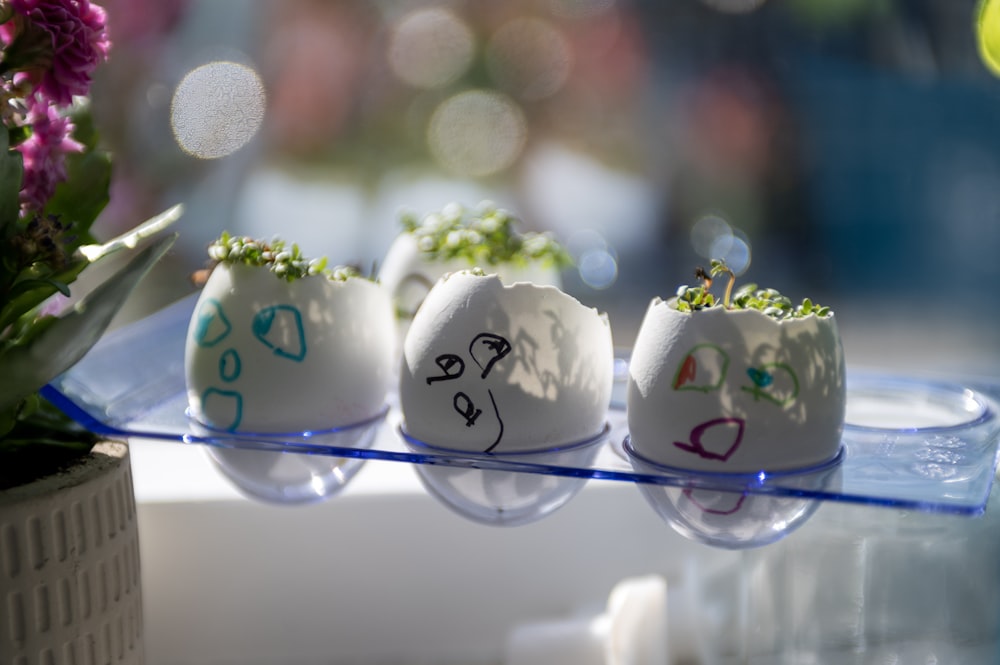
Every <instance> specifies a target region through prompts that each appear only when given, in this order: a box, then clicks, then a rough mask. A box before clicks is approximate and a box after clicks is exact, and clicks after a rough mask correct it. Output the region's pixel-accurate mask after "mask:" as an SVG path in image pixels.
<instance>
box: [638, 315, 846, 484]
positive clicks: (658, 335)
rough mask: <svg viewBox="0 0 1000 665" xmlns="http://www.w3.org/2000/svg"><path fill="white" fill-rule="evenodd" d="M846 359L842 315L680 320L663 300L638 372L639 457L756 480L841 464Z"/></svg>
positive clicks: (645, 338) (648, 324)
mask: <svg viewBox="0 0 1000 665" xmlns="http://www.w3.org/2000/svg"><path fill="white" fill-rule="evenodd" d="M845 403H846V385H845V381H844V353H843V349H842V347H841V343H840V335H839V333H838V331H837V322H836V320H835V318H834V316H833V315H832V314H830V315H828V316H825V317H817V316H815V315H809V316H806V317H803V318H798V319H785V320H780V321H779V320H775V319H773V318H771V317H769V316H767V315H765V314H763V313H762V312H759V311H757V310H726V309H724V308H722V307H714V308H711V309H707V310H701V311H697V312H691V313H689V312H680V311H678V310H676V309H674V307H673V306H671V304H670V303H669V302H667V301H663V300H660V299H659V298H657V299H654V300H653V302H652V303H651V304H650V306H649V308H648V310H647V311H646V315H645V318H644V319H643V322H642V325H641V327H640V329H639V334H638V336H637V338H636V342H635V347H634V348H633V350H632V357H631V361H630V365H629V377H628V394H627V408H628V425H629V436H630V441H631V447H632V449H633V450H634V451H635V452H636V453H638V454H639V455H641V456H642V457H644V458H646V459H648V460H650V461H653V462H655V463H658V464H665V465H668V466H672V467H679V468H684V469H691V470H698V471H715V472H732V473H753V472H757V471H761V470H766V471H779V470H791V469H797V468H805V467H809V466H814V465H817V464H822V463H824V462H827V461H830V460H832V459H833V458H835V457H836V456H837V454H838V452H839V449H840V439H841V434H842V432H843V425H844V408H845Z"/></svg>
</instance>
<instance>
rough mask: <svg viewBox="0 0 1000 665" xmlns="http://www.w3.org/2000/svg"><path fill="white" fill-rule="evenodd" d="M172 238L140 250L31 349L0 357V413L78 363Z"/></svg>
mask: <svg viewBox="0 0 1000 665" xmlns="http://www.w3.org/2000/svg"><path fill="white" fill-rule="evenodd" d="M176 238H177V236H176V234H175V235H172V236H168V237H166V238H161V239H160V240H158V241H156V242H154V243H153V244H152V245H150V246H149V247H147V248H146V249H144V250H143V251H141V252H140V253H139V254H137V255H136V256H135V257H134V258H133V259H132V260H131V261H129V262H128V263H127V264H126V265H125V266H124V267H123V268H121V269H120V270H119V271H118V272H116V273H115V274H113V275H111V276H110V277H109V278H108V279H107V280H106V281H105V282H103V283H102V284H100V285H99V286H98V287H97V288H95V289H94V290H93V291H91V292H90V293H89V294H87V295H86V296H84V298H83V299H81V300H80V302H78V303H77V304H76V306H74V307H73V309H72V310H70V311H69V312H68V313H67V314H65V315H64V316H62V317H60V318H58V319H55V320H54V322H52V323H51V324H50V325H49V326H48V327H47V328H46V329H45V330H44V331H43V332H42V333H40V334H38V335H35V336H34V339H33V340H32V342H33V343H32V344H30V345H19V346H14V347H10V348H8V349H6V350H5V351H4V352H3V353H2V354H0V367H2V368H3V374H4V381H3V382H2V383H0V410H4V409H7V408H8V407H9V406H10V405H11V404H17V403H18V402H20V401H21V400H22V399H24V398H25V397H26V396H27V395H31V394H32V393H34V392H36V391H37V390H38V389H39V388H41V387H42V386H44V385H45V384H46V383H48V382H49V381H51V380H52V379H54V378H55V377H56V376H58V375H60V374H62V373H63V372H65V371H66V370H68V369H69V368H70V367H72V366H73V365H74V364H76V362H77V361H78V360H80V358H82V357H83V356H84V355H85V354H86V353H87V351H89V350H90V347H92V346H93V345H94V344H95V343H96V342H97V340H98V339H100V337H101V335H103V334H104V331H105V330H106V329H107V327H108V325H109V324H110V323H111V320H112V318H114V316H115V314H117V313H118V310H119V309H120V308H121V306H122V304H123V303H124V302H125V299H126V298H128V296H129V295H130V294H131V293H132V290H133V289H134V288H135V286H136V284H138V283H139V281H140V280H141V279H142V278H143V277H144V276H145V275H146V273H148V272H149V270H150V269H151V268H152V267H153V265H154V264H155V263H156V262H157V261H158V260H159V259H160V258H161V257H162V256H163V255H164V254H165V253H166V252H167V250H168V249H169V248H170V246H171V245H173V243H174V241H175V240H176Z"/></svg>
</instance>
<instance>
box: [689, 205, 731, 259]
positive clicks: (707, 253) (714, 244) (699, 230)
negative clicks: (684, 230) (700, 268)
mask: <svg viewBox="0 0 1000 665" xmlns="http://www.w3.org/2000/svg"><path fill="white" fill-rule="evenodd" d="M732 237H733V228H732V227H731V226H730V225H729V222H727V221H726V220H725V219H723V218H722V217H720V216H719V215H705V216H703V217H701V218H699V219H698V221H696V222H695V223H694V225H693V226H692V227H691V247H692V248H693V249H694V251H695V252H696V253H697V254H698V256H700V257H702V258H706V259H713V258H719V257H718V255H716V254H713V252H717V251H719V250H720V249H722V250H723V251H724V252H725V251H728V247H726V246H725V243H726V242H727V241H729V242H731V241H732Z"/></svg>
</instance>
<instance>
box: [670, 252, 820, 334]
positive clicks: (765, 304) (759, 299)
mask: <svg viewBox="0 0 1000 665" xmlns="http://www.w3.org/2000/svg"><path fill="white" fill-rule="evenodd" d="M694 274H695V277H697V278H698V279H700V280H701V282H702V283H701V284H700V285H699V286H681V287H680V288H679V289H677V295H676V297H675V298H674V299H673V300H672V301H671V302H672V303H673V306H674V307H675V308H676V309H677V310H678V311H680V312H695V311H698V310H702V309H708V308H710V307H716V306H722V307H724V308H725V309H756V310H758V311H760V312H763V313H764V314H766V315H768V316H770V317H772V318H775V319H800V318H803V317H806V316H809V315H810V314H812V315H815V316H818V317H825V316H829V315H830V313H831V310H830V308H829V307H826V306H823V305H819V304H816V303H814V302H813V301H812V300H810V299H809V298H805V299H803V300H802V303H801V304H799V305H794V304H793V303H792V301H791V300H790V299H789V298H787V297H786V296H783V295H782V294H781V293H780V292H778V291H777V290H775V289H761V288H759V287H758V286H757V285H756V284H744V285H743V286H741V287H740V288H739V289H738V290H737V291H736V292H735V293H733V288H734V286H735V284H736V274H735V273H734V272H733V271H732V269H730V268H729V266H728V265H726V262H725V261H723V260H721V259H712V262H711V264H710V268H709V271H708V272H706V271H705V269H704V268H700V267H699V268H697V269H695V273H694ZM721 275H725V276H726V277H727V278H728V279H727V281H726V288H725V292H724V294H723V297H722V302H721V303H720V302H718V301H717V300H716V298H715V296H714V295H712V293H711V292H710V291H709V289H711V288H712V283H713V281H714V280H715V279H716V278H718V277H719V276H721Z"/></svg>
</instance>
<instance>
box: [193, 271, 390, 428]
mask: <svg viewBox="0 0 1000 665" xmlns="http://www.w3.org/2000/svg"><path fill="white" fill-rule="evenodd" d="M394 346H395V337H394V320H393V311H392V303H391V300H390V299H389V296H388V294H387V293H386V292H385V290H384V289H382V288H381V287H380V286H379V285H378V284H376V283H374V282H372V281H370V280H367V279H364V278H360V277H358V278H348V279H347V280H344V281H336V280H330V279H327V278H326V277H325V276H322V275H316V276H311V277H304V278H300V279H296V280H294V281H292V282H288V281H285V280H284V279H281V278H279V277H277V276H275V275H274V274H273V273H271V272H270V271H269V270H267V269H266V268H261V267H251V266H246V265H242V264H235V265H231V264H226V263H223V264H219V265H218V266H216V268H215V269H214V270H213V272H212V274H211V276H210V277H209V279H208V282H207V283H206V284H205V286H204V288H203V290H202V292H201V295H200V297H199V298H198V302H197V304H196V305H195V310H194V314H193V316H192V318H191V322H190V325H189V328H188V334H187V338H186V344H185V359H184V364H185V376H186V382H187V394H188V404H189V410H190V413H191V415H192V417H193V418H195V419H196V420H197V421H199V422H200V423H202V424H205V425H209V426H211V427H214V428H217V429H223V430H230V431H243V432H257V433H266V432H300V431H306V430H310V431H311V430H325V429H331V428H335V427H343V426H347V425H353V424H356V423H359V422H362V421H365V420H367V419H370V418H372V417H374V416H376V415H377V414H378V413H379V412H380V411H381V410H382V409H383V408H384V407H383V405H384V404H385V402H386V394H387V392H388V390H389V387H390V383H391V380H392V377H393V376H394V371H393V357H394V356H393V349H394Z"/></svg>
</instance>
